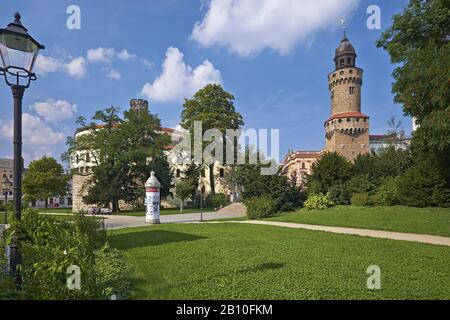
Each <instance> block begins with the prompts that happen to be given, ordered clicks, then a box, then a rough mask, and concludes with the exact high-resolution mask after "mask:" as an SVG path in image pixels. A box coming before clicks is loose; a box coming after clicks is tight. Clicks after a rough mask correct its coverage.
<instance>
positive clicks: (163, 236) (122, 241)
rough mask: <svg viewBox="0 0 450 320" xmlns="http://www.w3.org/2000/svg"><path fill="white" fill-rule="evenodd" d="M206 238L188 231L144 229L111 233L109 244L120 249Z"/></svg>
mask: <svg viewBox="0 0 450 320" xmlns="http://www.w3.org/2000/svg"><path fill="white" fill-rule="evenodd" d="M200 239H206V238H205V237H200V236H196V235H192V234H188V233H181V232H173V231H166V230H144V231H136V232H128V233H123V234H114V233H113V234H112V235H110V237H109V242H110V243H111V245H112V246H113V247H115V248H117V249H120V250H126V249H133V248H140V247H148V246H158V245H161V244H166V243H173V242H184V241H195V240H200Z"/></svg>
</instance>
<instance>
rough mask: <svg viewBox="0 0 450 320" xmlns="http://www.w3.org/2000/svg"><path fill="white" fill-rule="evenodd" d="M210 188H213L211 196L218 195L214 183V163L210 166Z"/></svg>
mask: <svg viewBox="0 0 450 320" xmlns="http://www.w3.org/2000/svg"><path fill="white" fill-rule="evenodd" d="M209 186H210V188H211V194H216V186H215V183H214V163H212V164H210V165H209Z"/></svg>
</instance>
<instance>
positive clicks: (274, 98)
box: [0, 0, 411, 163]
mask: <svg viewBox="0 0 450 320" xmlns="http://www.w3.org/2000/svg"><path fill="white" fill-rule="evenodd" d="M280 3H281V4H280ZM406 3H407V1H406V0H396V1H389V0H383V1H381V0H378V1H377V0H372V1H364V0H340V1H335V0H314V1H313V0H285V1H284V2H283V1H278V2H275V1H270V0H258V1H255V0H233V1H231V0H212V1H210V0H208V1H204V0H203V1H201V0H196V1H194V0H189V1H188V0H145V1H144V0H136V1H122V0H109V1H106V0H101V1H87V0H71V1H65V0H33V1H26V0H15V1H14V2H13V1H6V0H0V10H1V11H0V25H2V26H4V25H6V24H7V23H9V22H11V20H12V17H13V14H14V12H15V11H17V10H19V11H20V12H21V14H22V22H23V24H24V25H25V26H26V27H27V28H28V29H29V30H30V33H31V34H32V35H33V36H34V37H35V38H36V39H38V40H39V41H40V42H42V43H43V44H45V45H46V49H45V50H43V51H42V52H41V54H42V57H41V60H40V63H39V65H37V66H36V68H37V69H36V72H37V73H38V76H39V78H38V80H37V81H36V82H34V83H32V86H31V87H30V88H29V89H28V90H27V91H26V93H25V97H24V105H23V106H24V113H25V115H24V157H25V160H26V162H27V163H28V162H29V161H30V160H32V159H35V158H37V157H40V156H42V155H51V156H54V157H56V158H58V159H59V156H60V154H61V152H63V151H64V150H65V137H66V136H69V135H72V134H73V131H74V129H75V119H76V117H77V116H80V115H82V116H85V117H87V118H90V117H91V116H92V115H93V113H94V112H95V111H96V110H98V109H101V108H105V107H108V106H110V105H114V106H118V107H120V108H122V110H124V109H126V108H128V104H129V100H130V99H131V98H145V99H147V100H149V103H150V109H151V110H152V112H154V113H157V114H158V115H159V117H160V118H161V120H162V123H163V125H164V126H168V127H175V126H176V125H177V124H178V122H179V117H180V112H181V110H182V98H183V97H189V96H190V95H191V93H192V92H193V91H194V90H196V89H197V88H198V87H200V86H202V85H204V84H206V83H208V82H219V83H222V84H223V85H224V87H225V89H226V90H227V91H229V92H231V93H233V94H234V95H235V97H236V101H235V106H236V109H237V111H239V112H241V113H242V115H243V116H244V120H245V125H246V127H247V128H255V129H260V128H261V129H271V128H279V129H280V152H281V158H283V156H284V154H285V153H286V152H287V150H288V149H294V150H320V149H321V148H323V146H324V139H325V138H324V130H323V121H324V120H325V119H326V118H327V117H328V116H329V104H330V101H329V92H328V84H327V75H328V73H329V72H331V71H332V69H333V67H334V65H333V60H332V59H333V55H334V50H335V48H336V47H337V45H338V44H339V41H340V39H341V36H342V29H341V28H340V26H339V19H340V18H341V17H342V16H345V17H346V20H347V33H348V36H349V39H350V40H351V41H352V43H353V45H354V46H355V48H356V50H357V54H358V60H357V64H358V66H359V67H361V68H363V69H364V71H365V74H364V85H363V96H362V111H363V112H364V113H366V114H368V115H369V116H370V117H371V119H370V121H371V122H370V131H371V134H381V133H385V132H386V130H387V126H386V122H387V120H388V119H389V118H390V117H391V116H395V117H396V118H397V119H402V118H403V116H402V110H401V106H399V105H395V104H394V103H393V96H392V94H391V82H392V78H391V73H392V70H393V66H392V65H391V64H390V62H389V57H388V56H387V54H386V52H384V51H383V50H381V49H378V48H376V47H375V41H376V40H377V39H378V38H379V36H380V34H381V32H382V31H383V30H384V29H386V28H387V27H388V25H389V24H390V19H391V16H392V15H393V14H395V13H399V12H400V11H401V9H402V7H403V6H405V5H406ZM69 5H78V6H79V8H80V9H81V29H80V30H69V29H68V28H67V26H66V20H67V18H68V17H69V14H67V13H66V10H67V8H68V6H69ZM369 5H378V6H379V7H380V9H381V17H382V20H381V21H382V24H381V30H369V29H368V28H367V26H366V20H367V18H368V17H369V14H368V13H366V10H367V8H368V6H369ZM1 83H3V81H2V82H1ZM11 118H12V98H11V93H10V90H9V88H8V87H6V85H5V84H1V85H0V157H11V156H12V150H13V149H12V139H11V136H10V135H11ZM403 127H404V129H405V130H406V131H407V132H410V128H411V120H410V119H407V118H405V119H404V120H403Z"/></svg>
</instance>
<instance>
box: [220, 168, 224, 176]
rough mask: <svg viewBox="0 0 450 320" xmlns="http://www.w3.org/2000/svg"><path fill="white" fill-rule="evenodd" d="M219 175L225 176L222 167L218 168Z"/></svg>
mask: <svg viewBox="0 0 450 320" xmlns="http://www.w3.org/2000/svg"><path fill="white" fill-rule="evenodd" d="M219 176H220V177H221V178H223V177H224V176H225V170H223V168H220V170H219Z"/></svg>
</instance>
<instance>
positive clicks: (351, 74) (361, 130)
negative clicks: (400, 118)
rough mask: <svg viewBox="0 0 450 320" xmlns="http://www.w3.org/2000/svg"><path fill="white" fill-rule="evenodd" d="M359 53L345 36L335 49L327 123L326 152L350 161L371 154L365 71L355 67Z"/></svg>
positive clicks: (329, 81)
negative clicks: (364, 108)
mask: <svg viewBox="0 0 450 320" xmlns="http://www.w3.org/2000/svg"><path fill="white" fill-rule="evenodd" d="M356 57H357V55H356V51H355V48H354V47H353V45H352V44H351V43H350V41H349V40H348V38H347V35H346V34H345V32H344V36H343V38H342V40H341V43H340V44H339V47H338V48H337V49H336V53H335V57H334V62H335V70H334V71H333V72H331V73H330V74H329V75H328V85H329V86H328V88H329V90H330V93H331V116H330V117H329V118H328V119H327V120H326V121H325V123H324V125H325V136H326V146H325V150H326V151H329V152H337V153H339V154H341V155H343V156H344V157H346V158H347V159H349V160H354V159H355V158H356V156H357V155H358V154H361V153H367V152H368V151H369V117H368V116H367V115H365V114H363V113H361V86H362V83H363V70H362V69H361V68H358V67H356Z"/></svg>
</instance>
